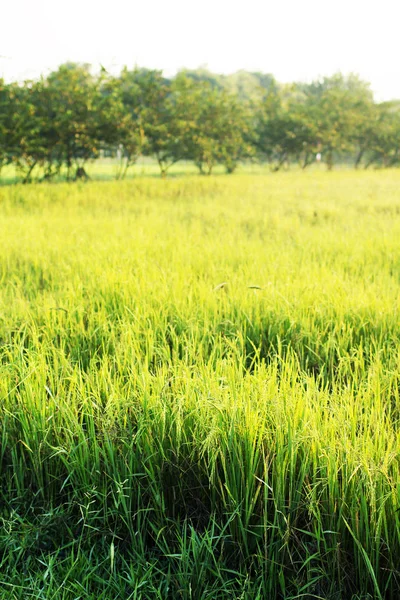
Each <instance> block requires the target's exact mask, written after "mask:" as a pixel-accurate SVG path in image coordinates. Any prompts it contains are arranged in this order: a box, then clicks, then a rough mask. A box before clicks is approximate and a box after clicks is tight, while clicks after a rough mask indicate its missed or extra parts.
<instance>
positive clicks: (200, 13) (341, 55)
mask: <svg viewBox="0 0 400 600" xmlns="http://www.w3.org/2000/svg"><path fill="white" fill-rule="evenodd" d="M399 17H400V5H399V3H398V2H397V1H396V0H381V1H380V2H372V1H365V0H336V1H335V2H331V1H325V2H322V1H318V0H303V1H302V2H299V1H298V0H287V1H286V2H276V1H274V2H272V1H269V0H267V1H260V0H247V1H246V2H241V1H238V0H236V1H235V0H217V1H216V0H202V2H188V1H187V0H171V1H169V2H164V1H161V0H155V1H153V2H147V3H144V2H142V1H141V2H137V1H131V2H129V1H127V0H114V1H113V2H99V1H98V0H85V1H82V0H70V1H69V2H67V3H62V2H59V1H58V2H57V1H54V0H38V1H37V2H32V0H16V1H14V2H13V3H12V4H11V3H8V4H5V5H4V6H3V7H2V27H1V35H0V56H1V58H0V76H3V77H5V78H6V79H7V80H11V79H25V78H31V77H37V76H38V75H40V74H41V73H47V72H48V71H49V70H51V69H54V68H55V67H57V66H58V65H59V64H60V63H62V62H65V61H68V60H71V61H78V62H88V63H92V64H94V65H98V64H100V63H101V64H103V65H104V66H105V67H106V68H107V69H109V70H111V71H117V70H118V69H119V68H120V67H121V66H122V65H125V64H127V65H128V66H130V67H132V66H134V65H135V64H137V65H139V66H143V67H150V68H159V69H164V70H165V72H166V73H167V74H173V73H175V72H176V71H177V70H178V69H180V68H182V67H187V68H196V67H199V66H200V65H207V67H208V68H209V69H210V70H212V71H214V72H220V73H231V72H234V71H237V70H238V69H246V70H249V71H263V72H267V73H273V74H274V76H275V77H276V78H277V79H278V80H279V81H282V82H286V81H298V80H303V81H309V80H311V79H314V78H316V77H318V76H320V75H331V74H332V73H334V72H336V71H342V72H344V73H349V72H356V73H358V74H359V75H360V76H361V77H362V78H363V79H366V80H368V81H370V82H371V84H372V89H373V91H374V92H375V97H376V99H377V100H378V101H380V100H388V99H393V98H400V63H399V61H398V37H399V34H398V23H399Z"/></svg>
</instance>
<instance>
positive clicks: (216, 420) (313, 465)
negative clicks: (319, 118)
mask: <svg viewBox="0 0 400 600" xmlns="http://www.w3.org/2000/svg"><path fill="white" fill-rule="evenodd" d="M399 183H400V174H398V173H396V172H393V173H391V172H387V173H352V172H341V173H336V174H331V173H310V174H298V173H296V174H285V173H284V174H278V175H275V176H273V177H272V176H265V175H258V176H256V175H254V176H249V175H246V174H241V175H240V176H235V177H233V178H224V177H221V178H215V179H214V178H213V179H205V178H200V177H185V178H184V179H174V180H170V181H158V180H155V179H146V178H143V179H140V180H138V181H135V182H132V181H128V182H122V183H118V184H115V183H111V182H110V183H107V182H106V183H102V184H96V183H89V184H77V185H68V184H57V185H45V184H42V185H39V186H35V185H32V186H30V187H28V188H23V187H21V186H13V187H8V188H6V187H4V188H2V189H0V239H1V244H0V279H1V295H0V398H1V405H0V417H1V424H0V435H1V443H0V467H1V475H0V494H1V496H0V506H1V509H0V519H1V522H2V529H1V534H0V573H1V575H0V580H1V583H2V589H3V590H4V591H3V592H0V595H1V593H2V594H3V597H5V598H27V597H29V596H30V595H31V596H33V597H35V598H46V599H48V598H54V599H58V598H63V599H64V598H65V599H67V598H68V599H70V598H71V599H72V598H132V599H133V598H160V599H161V598H163V599H164V598H174V599H175V598H188V599H189V598H193V599H196V598H199V599H200V598H201V599H203V598H205V599H207V598H209V599H214V598H238V599H239V598H243V599H249V600H250V599H264V598H287V599H295V598H307V599H311V598H329V599H331V600H334V599H335V600H338V599H341V598H346V599H347V598H354V599H356V598H358V599H364V600H366V599H367V598H393V599H395V598H397V597H398V596H399V594H400V570H399V559H398V557H399V556H400V510H399V508H400V484H399V482H400V477H399V474H400V473H399V471H400V469H399V455H400V439H399V406H400V404H399V390H400V370H399V365H400V344H399V342H400V330H399V309H398V307H399V304H398V303H399V266H400V247H399V242H398V240H399V239H400V218H399V214H400V196H399V192H398V189H399ZM222 283H224V284H225V285H220V284H222Z"/></svg>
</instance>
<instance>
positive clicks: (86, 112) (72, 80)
mask: <svg viewBox="0 0 400 600" xmlns="http://www.w3.org/2000/svg"><path fill="white" fill-rule="evenodd" d="M46 88H47V90H46V93H47V94H48V97H49V98H51V102H52V106H53V110H54V118H53V126H54V128H55V130H56V131H57V142H56V144H55V150H56V154H57V157H58V160H60V161H61V162H62V163H63V164H65V165H66V167H67V179H69V178H70V176H71V169H72V167H75V177H76V178H77V177H85V176H86V172H85V164H86V162H87V161H88V160H90V159H92V158H96V157H97V156H98V155H99V150H100V144H101V126H100V122H99V113H100V110H101V104H102V95H101V83H100V78H96V77H93V76H92V75H91V73H90V70H89V67H88V65H77V64H74V63H67V64H64V65H62V66H61V67H59V68H58V70H57V71H55V72H53V73H50V75H49V76H48V78H47V81H46Z"/></svg>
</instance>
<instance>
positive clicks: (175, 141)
mask: <svg viewBox="0 0 400 600" xmlns="http://www.w3.org/2000/svg"><path fill="white" fill-rule="evenodd" d="M399 147H400V103H399V102H395V101H393V102H384V103H376V102H374V98H373V95H372V92H371V90H370V88H369V84H368V83H366V82H364V81H362V80H360V79H359V78H358V77H357V76H356V75H349V76H343V75H341V74H337V75H334V76H333V77H326V78H323V79H321V80H318V81H315V82H313V83H310V84H305V83H294V84H290V85H281V84H279V83H278V82H277V81H276V80H275V79H274V77H273V76H271V75H267V74H262V73H248V72H245V71H241V72H238V73H236V74H235V75H232V76H222V75H221V76H218V75H215V74H213V73H210V72H209V71H206V70H202V69H200V70H197V71H181V72H180V73H178V75H176V76H175V77H174V78H172V79H167V78H165V77H164V76H163V74H162V72H161V71H156V70H149V69H139V68H136V69H134V70H128V69H127V68H125V69H123V71H122V72H121V73H120V75H119V76H111V75H110V74H108V73H107V72H106V71H105V70H104V69H102V70H101V72H100V73H99V74H96V75H94V74H92V72H91V69H90V67H89V66H88V65H78V64H72V63H68V64H64V65H62V66H60V67H59V68H58V69H57V70H56V71H54V72H52V73H50V74H49V75H48V76H47V77H43V78H41V79H40V80H39V81H27V82H25V83H23V84H20V83H9V84H6V83H5V82H4V81H2V80H0V172H1V168H2V167H4V166H6V165H11V164H12V165H15V166H16V167H17V169H18V171H19V172H20V174H21V176H22V178H23V180H24V181H25V182H27V181H30V180H31V179H32V177H34V176H35V173H38V177H40V178H41V179H51V178H52V177H54V176H55V175H59V174H60V173H64V174H65V175H66V177H67V179H71V178H77V177H85V176H86V172H85V164H86V162H87V161H89V160H91V159H94V158H97V157H98V156H100V155H101V154H102V155H105V156H111V157H117V158H118V159H119V163H118V164H119V169H118V173H117V177H118V178H123V177H124V176H125V174H126V172H127V170H128V169H129V167H130V166H132V165H133V164H134V163H135V161H136V160H137V158H138V157H139V156H151V157H154V158H155V159H156V160H157V162H158V164H159V167H160V171H161V174H162V175H165V174H166V173H167V171H168V169H169V168H170V167H171V165H173V164H174V163H176V162H178V161H180V160H190V161H193V162H194V163H195V165H196V166H197V167H198V169H199V171H200V172H201V173H205V174H210V173H211V172H212V170H213V167H214V166H215V165H216V164H221V165H223V166H224V167H225V169H226V171H227V172H228V173H232V172H233V171H234V170H235V168H236V167H237V165H238V164H239V163H240V162H242V161H245V160H259V161H267V162H268V163H269V164H270V165H271V168H272V169H273V170H279V169H280V168H282V167H283V166H285V165H288V164H291V163H294V162H297V163H299V164H300V165H301V167H302V168H306V167H307V166H309V165H310V164H312V163H313V162H314V161H315V160H316V159H317V158H318V159H320V158H322V161H323V162H325V163H326V165H327V167H328V168H329V169H331V168H332V167H333V166H334V163H335V162H337V161H343V160H346V161H347V162H349V161H351V162H352V164H353V165H354V166H355V167H360V166H363V167H369V166H370V165H376V166H385V167H388V166H394V165H397V164H399V162H400V154H399Z"/></svg>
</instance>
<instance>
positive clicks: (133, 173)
mask: <svg viewBox="0 0 400 600" xmlns="http://www.w3.org/2000/svg"><path fill="white" fill-rule="evenodd" d="M85 169H86V172H87V174H88V175H89V177H90V178H91V179H92V180H93V181H112V180H115V179H116V176H117V174H118V172H119V169H120V165H119V161H118V160H117V159H115V158H99V159H96V160H93V161H91V162H88V163H87V164H86V165H85ZM343 169H344V170H346V169H353V165H352V164H349V165H348V164H345V163H343V164H337V165H336V166H335V171H338V170H339V171H341V170H343ZM325 170H326V165H324V164H313V165H311V166H309V167H308V169H307V171H308V172H310V171H311V172H317V173H319V172H322V171H325ZM371 170H372V169H371ZM282 171H285V169H284V168H283V169H282ZM289 171H292V172H294V173H295V172H301V169H300V167H299V166H298V165H296V164H292V165H290V168H289ZM386 172H388V171H386ZM73 173H74V170H72V174H73ZM198 174H199V170H198V169H197V167H196V166H195V164H194V163H193V162H192V161H185V160H181V161H179V162H177V163H175V164H174V165H172V166H171V167H170V168H169V169H168V175H167V177H168V178H175V177H181V176H182V175H198ZM212 174H213V175H223V176H227V177H229V175H226V172H225V169H224V167H223V166H222V165H216V166H215V167H214V169H213V172H212ZM236 174H241V175H244V174H247V175H265V176H268V175H271V176H274V175H275V173H272V172H271V166H270V165H269V164H267V163H258V162H248V163H244V164H241V165H239V166H238V167H237V173H236ZM142 177H155V178H160V177H161V175H160V168H159V166H158V164H157V161H156V160H154V159H153V158H149V157H141V158H139V159H138V161H137V162H136V164H134V165H133V166H132V167H129V169H128V171H127V173H126V177H125V179H126V180H130V179H138V178H139V179H141V178H142ZM32 178H33V181H37V180H40V179H42V178H43V171H41V170H40V169H36V170H35V171H33V174H32ZM22 179H23V177H22V174H21V173H20V172H19V171H18V170H17V169H16V168H15V167H14V166H7V167H4V168H3V169H2V170H1V173H0V187H1V186H2V185H9V184H14V183H19V182H21V181H22ZM65 179H66V171H65V170H62V171H61V174H60V175H59V176H57V177H56V176H55V177H54V179H53V180H52V181H53V182H55V183H59V182H62V181H65Z"/></svg>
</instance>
